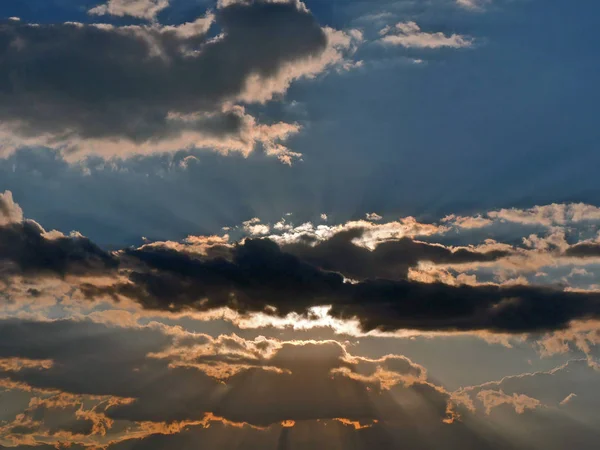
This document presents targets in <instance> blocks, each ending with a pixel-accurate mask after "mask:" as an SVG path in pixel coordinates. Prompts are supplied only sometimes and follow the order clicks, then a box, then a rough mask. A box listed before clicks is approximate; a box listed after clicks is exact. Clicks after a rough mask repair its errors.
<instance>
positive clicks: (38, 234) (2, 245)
mask: <svg viewBox="0 0 600 450" xmlns="http://www.w3.org/2000/svg"><path fill="white" fill-rule="evenodd" d="M0 263H3V265H4V270H3V271H4V272H5V273H6V272H8V273H13V272H17V273H23V274H25V275H47V274H55V275H60V276H65V275H67V274H72V275H86V274H92V273H98V272H101V271H103V270H109V269H114V268H115V267H116V266H117V264H118V260H117V259H116V258H115V257H114V256H113V255H111V254H110V253H108V252H106V251H104V250H102V249H101V248H100V247H98V246H97V245H96V244H94V243H93V242H91V241H90V240H89V239H87V238H86V237H83V236H81V235H78V234H74V235H71V236H64V235H62V234H60V233H57V234H56V235H54V236H52V235H50V236H48V234H47V233H46V231H45V230H44V229H43V228H42V227H41V226H40V225H39V224H38V223H36V222H34V221H33V220H24V221H22V222H16V223H10V224H8V225H5V226H0ZM11 266H14V267H11Z"/></svg>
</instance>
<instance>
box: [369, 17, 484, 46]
mask: <svg viewBox="0 0 600 450" xmlns="http://www.w3.org/2000/svg"><path fill="white" fill-rule="evenodd" d="M380 34H381V35H383V37H382V38H381V39H380V42H382V43H383V44H388V45H401V46H403V47H406V48H442V47H449V48H464V47H471V46H472V45H473V38H471V37H469V36H464V35H460V34H452V35H450V36H447V35H445V34H444V33H441V32H438V33H427V32H424V31H422V30H421V28H420V27H419V25H417V24H416V23H415V22H399V23H397V24H396V25H395V26H394V27H385V28H384V29H382V30H381V32H380Z"/></svg>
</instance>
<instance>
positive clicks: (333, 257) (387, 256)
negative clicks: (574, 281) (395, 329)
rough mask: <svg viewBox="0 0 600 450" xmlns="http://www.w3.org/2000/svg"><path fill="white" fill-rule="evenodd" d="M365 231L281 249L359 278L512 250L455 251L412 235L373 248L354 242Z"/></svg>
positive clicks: (398, 275) (401, 275)
mask: <svg viewBox="0 0 600 450" xmlns="http://www.w3.org/2000/svg"><path fill="white" fill-rule="evenodd" d="M363 233H364V230H361V229H360V228H356V229H352V230H349V231H342V232H340V233H338V234H336V235H334V236H333V237H331V238H330V239H327V240H326V241H323V242H321V243H318V244H316V245H314V246H311V245H306V244H304V243H296V244H289V245H284V246H283V247H282V249H283V250H284V251H285V252H288V253H291V254H293V255H296V256H298V257H299V258H300V259H302V260H304V261H306V262H308V263H310V264H312V265H314V266H317V267H319V268H321V269H323V270H328V271H333V272H340V273H342V274H344V275H345V276H346V277H348V278H352V279H357V280H363V279H366V278H386V279H390V280H395V279H406V277H407V275H408V269H409V268H410V267H414V266H416V265H417V264H418V263H419V261H430V262H433V263H436V264H460V263H468V262H488V261H495V260H498V259H500V258H503V257H505V256H508V255H509V254H510V253H509V252H507V251H500V250H493V251H489V252H484V253H482V252H475V251H471V250H469V249H467V248H461V249H458V250H455V251H453V250H451V249H449V248H447V247H444V246H442V245H435V244H428V243H426V242H417V241H414V240H412V239H410V238H402V239H399V240H394V241H387V242H383V243H381V244H379V245H378V246H377V247H376V248H375V249H374V250H369V249H367V248H364V247H359V246H357V245H354V244H353V243H352V240H353V239H356V238H360V237H361V236H362V235H363Z"/></svg>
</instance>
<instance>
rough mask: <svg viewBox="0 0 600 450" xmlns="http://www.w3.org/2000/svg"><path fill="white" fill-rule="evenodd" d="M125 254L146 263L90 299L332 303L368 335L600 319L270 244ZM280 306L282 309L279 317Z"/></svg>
mask: <svg viewBox="0 0 600 450" xmlns="http://www.w3.org/2000/svg"><path fill="white" fill-rule="evenodd" d="M126 254H127V256H128V257H129V258H133V260H134V261H135V260H138V261H140V262H141V263H142V265H139V264H138V265H137V266H138V267H135V269H134V270H133V271H132V272H131V273H130V275H129V282H127V283H117V284H115V285H113V286H108V287H97V286H93V285H89V284H86V285H83V286H82V290H83V292H84V293H85V294H86V295H87V296H88V297H90V298H91V297H95V296H98V295H112V296H115V298H118V296H119V295H122V296H125V297H129V298H132V299H135V300H136V301H138V302H139V303H141V304H142V305H143V306H144V307H145V308H149V309H162V310H171V311H179V310H183V309H187V308H192V309H197V310H200V311H208V310H211V309H215V308H220V307H229V308H232V309H234V310H236V311H238V312H241V313H251V312H265V313H267V314H278V315H286V314H288V313H291V312H297V313H307V312H308V311H309V309H310V308H311V307H314V306H320V305H332V309H331V311H330V314H332V315H333V316H335V317H338V318H343V319H351V318H357V319H358V320H359V321H360V323H361V325H362V327H363V329H364V330H373V329H379V330H387V331H392V330H398V329H405V328H409V329H420V330H448V331H450V330H461V331H468V330H482V329H487V330H493V331H498V332H509V333H521V332H534V331H543V330H552V329H560V328H565V327H567V326H568V324H569V322H570V321H572V320H575V319H587V318H596V317H600V294H597V293H574V292H565V291H561V290H558V289H554V288H551V287H541V286H524V285H515V286H506V287H502V286H496V285H479V286H467V285H461V286H450V285H447V284H442V283H432V284H426V283H418V282H414V281H407V280H396V281H394V280H385V279H376V280H371V279H369V280H365V281H362V282H359V283H354V284H353V283H347V282H344V277H343V276H342V275H341V274H338V273H335V272H326V271H323V270H321V269H319V268H317V267H315V266H313V265H311V264H308V263H306V262H304V261H302V260H301V259H299V258H298V257H297V256H294V255H292V254H289V253H286V252H284V251H282V250H281V248H280V247H279V246H278V245H277V244H275V243H274V242H272V241H270V240H268V239H255V240H251V239H248V240H246V241H244V242H243V243H240V244H237V245H236V246H235V247H234V248H233V250H232V256H231V259H223V258H215V259H201V258H196V257H194V256H190V255H189V254H185V253H181V252H178V251H175V250H171V249H167V248H151V247H146V248H142V249H137V250H128V251H126ZM273 308H275V311H273Z"/></svg>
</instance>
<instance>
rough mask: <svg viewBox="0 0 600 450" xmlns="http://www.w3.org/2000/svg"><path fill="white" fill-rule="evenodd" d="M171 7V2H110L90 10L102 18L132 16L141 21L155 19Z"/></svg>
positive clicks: (163, 0)
mask: <svg viewBox="0 0 600 450" xmlns="http://www.w3.org/2000/svg"><path fill="white" fill-rule="evenodd" d="M168 6H169V0H108V2H107V3H104V4H102V5H98V6H95V7H94V8H92V9H90V10H89V11H88V12H89V14H93V15H98V16H102V15H105V14H110V15H112V16H131V17H138V18H140V19H148V20H149V19H154V18H155V17H156V15H157V14H158V13H159V12H160V11H162V10H163V9H165V8H167V7H168Z"/></svg>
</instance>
